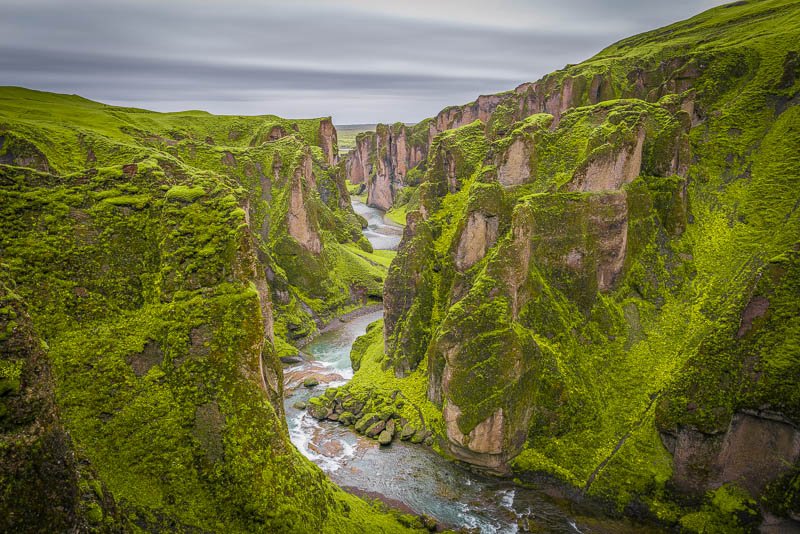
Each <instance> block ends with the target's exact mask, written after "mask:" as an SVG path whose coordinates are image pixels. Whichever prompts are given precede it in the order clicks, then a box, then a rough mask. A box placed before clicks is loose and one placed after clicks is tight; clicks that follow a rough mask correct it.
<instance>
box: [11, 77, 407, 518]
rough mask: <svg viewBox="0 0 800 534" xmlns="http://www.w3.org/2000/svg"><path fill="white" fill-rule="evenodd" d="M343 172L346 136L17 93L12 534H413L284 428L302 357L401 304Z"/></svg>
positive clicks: (324, 128)
mask: <svg viewBox="0 0 800 534" xmlns="http://www.w3.org/2000/svg"><path fill="white" fill-rule="evenodd" d="M335 159H336V154H335V131H334V130H333V129H332V127H331V125H330V121H329V120H328V119H322V120H305V121H287V120H284V119H280V118H278V117H272V116H262V117H218V116H213V115H209V114H206V113H203V112H186V113H173V114H160V113H152V112H148V111H144V110H138V109H126V108H118V107H113V106H106V105H103V104H99V103H95V102H91V101H88V100H84V99H81V98H79V97H74V96H65V95H53V94H48V93H39V92H34V91H28V90H24V89H17V88H2V89H0V265H2V284H3V286H2V288H3V289H2V297H0V298H2V299H3V300H2V303H0V325H2V328H3V330H2V333H0V343H2V344H3V345H2V359H1V360H0V365H2V368H0V371H2V376H0V384H2V390H1V391H0V403H2V404H0V409H1V410H2V411H0V417H1V418H2V425H3V426H2V434H0V443H2V451H3V452H2V459H0V480H1V481H2V489H1V490H0V491H2V492H3V499H2V503H3V504H2V513H0V516H3V519H2V521H3V524H2V527H0V528H2V529H3V530H10V531H37V530H40V529H45V528H49V529H56V530H64V531H66V530H71V529H73V528H75V529H78V530H93V529H96V530H138V529H144V530H158V531H164V530H166V531H198V532H199V531H203V532H207V531H218V532H254V531H261V532H309V531H322V532H357V531H365V530H379V531H386V532H389V531H399V530H403V527H402V526H401V525H400V523H398V522H397V521H396V519H395V518H394V517H392V516H390V515H386V514H383V513H378V512H376V511H375V510H373V509H372V508H371V507H370V506H368V505H367V504H366V503H364V502H363V501H361V500H359V499H357V498H355V497H352V496H350V495H348V494H346V493H344V492H342V491H341V490H339V489H338V488H337V487H335V486H334V485H333V484H331V483H330V482H329V481H328V480H327V478H326V477H325V476H324V474H323V473H322V471H321V470H319V469H318V468H317V467H316V466H314V465H313V464H311V463H310V462H309V461H307V460H306V459H305V458H303V457H302V456H301V455H300V454H299V453H298V452H297V450H296V449H295V448H294V447H293V446H292V444H291V443H290V441H289V438H288V434H287V431H286V423H285V420H284V418H283V407H282V406H283V405H282V382H283V378H282V370H281V366H280V362H279V359H278V357H279V355H280V351H289V350H292V349H291V347H290V345H289V344H288V342H287V341H288V340H289V339H290V338H293V337H299V336H301V335H303V334H305V333H308V332H309V331H310V330H312V329H313V328H315V325H314V317H315V316H318V317H325V316H326V315H330V314H333V313H335V312H337V311H339V310H341V309H344V308H348V307H352V306H355V305H359V304H361V303H363V302H365V301H366V300H368V299H370V298H372V297H378V298H379V297H380V291H381V281H382V276H383V273H384V271H383V270H382V269H381V268H379V267H377V266H375V265H373V264H371V263H370V262H368V261H366V260H364V259H363V258H362V257H361V256H360V255H359V252H362V251H363V249H369V244H368V243H367V242H366V241H365V240H364V239H363V237H362V236H361V232H360V223H359V220H358V218H357V217H356V215H355V214H354V213H353V212H352V209H351V208H350V205H349V197H348V194H347V190H346V188H345V187H344V184H343V182H342V181H341V179H338V178H337V177H336V176H335V175H334V174H333V173H332V172H330V170H329V167H330V165H331V164H333V163H335ZM26 314H27V315H26ZM28 315H29V317H30V319H28V318H27V317H28ZM51 375H52V378H51ZM40 490H41V491H43V492H46V493H39V491H40ZM45 496H47V497H48V499H49V501H48V502H45V501H44V500H43V499H44V498H45ZM25 501H28V502H31V503H38V504H37V505H36V506H44V508H45V509H46V510H44V511H45V512H46V513H44V514H38V513H36V510H37V509H36V508H35V506H34V505H33V504H31V505H30V506H28V505H23V504H21V503H24V502H25ZM55 503H60V504H58V505H57V504H55ZM59 525H61V526H63V528H60V527H59Z"/></svg>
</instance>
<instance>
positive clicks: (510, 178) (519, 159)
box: [497, 139, 531, 186]
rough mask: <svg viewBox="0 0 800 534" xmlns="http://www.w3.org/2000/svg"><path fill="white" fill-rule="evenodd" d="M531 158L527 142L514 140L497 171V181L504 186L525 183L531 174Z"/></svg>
mask: <svg viewBox="0 0 800 534" xmlns="http://www.w3.org/2000/svg"><path fill="white" fill-rule="evenodd" d="M530 157H531V154H530V150H529V149H528V147H527V145H526V144H525V141H524V140H523V139H516V140H514V142H513V143H512V144H511V146H510V147H509V149H508V152H506V154H505V156H504V159H503V162H502V163H501V164H500V166H499V168H498V169H497V180H498V181H499V182H500V183H501V184H502V185H504V186H510V185H520V184H523V183H525V182H526V181H527V180H528V177H529V176H530V174H531V169H530V166H529V161H530Z"/></svg>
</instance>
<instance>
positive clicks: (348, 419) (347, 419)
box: [339, 412, 356, 425]
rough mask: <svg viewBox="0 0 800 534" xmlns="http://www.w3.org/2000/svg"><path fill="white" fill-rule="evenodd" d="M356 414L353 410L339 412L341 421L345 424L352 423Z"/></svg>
mask: <svg viewBox="0 0 800 534" xmlns="http://www.w3.org/2000/svg"><path fill="white" fill-rule="evenodd" d="M355 419H356V416H355V415H353V413H352V412H342V413H341V414H339V422H340V423H342V424H343V425H352V424H353V422H354V421H355Z"/></svg>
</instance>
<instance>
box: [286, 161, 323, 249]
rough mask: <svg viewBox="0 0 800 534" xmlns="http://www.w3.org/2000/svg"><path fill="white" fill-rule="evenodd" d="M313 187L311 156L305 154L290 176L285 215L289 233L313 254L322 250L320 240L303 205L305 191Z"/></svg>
mask: <svg viewBox="0 0 800 534" xmlns="http://www.w3.org/2000/svg"><path fill="white" fill-rule="evenodd" d="M314 189H316V184H315V181H314V175H313V171H312V162H311V156H310V155H308V154H306V155H305V157H304V158H303V161H302V164H301V165H300V166H299V167H298V168H297V170H295V172H294V175H293V177H292V185H291V189H290V193H289V210H288V212H287V215H286V216H287V221H288V226H289V235H290V236H292V237H293V238H294V239H295V240H296V241H297V242H298V243H299V244H300V246H302V247H303V248H304V249H306V250H308V251H309V252H312V253H314V254H319V253H320V252H322V240H321V239H320V236H319V232H318V231H317V228H316V227H315V225H314V224H313V223H312V221H311V219H310V217H309V213H308V210H307V209H306V207H305V197H306V195H307V194H308V193H307V192H308V191H313V190H314Z"/></svg>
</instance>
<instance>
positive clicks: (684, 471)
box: [663, 412, 800, 495]
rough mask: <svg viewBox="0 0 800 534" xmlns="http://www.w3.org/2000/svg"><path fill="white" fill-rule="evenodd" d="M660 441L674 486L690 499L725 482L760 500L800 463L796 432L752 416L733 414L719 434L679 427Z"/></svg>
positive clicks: (786, 425)
mask: <svg viewBox="0 0 800 534" xmlns="http://www.w3.org/2000/svg"><path fill="white" fill-rule="evenodd" d="M663 439H664V444H665V446H666V447H667V449H669V451H670V453H671V454H672V455H673V457H674V459H675V474H674V476H673V481H674V483H675V485H676V486H677V487H678V488H680V489H681V490H683V491H685V492H687V493H692V494H695V495H702V494H703V493H704V492H706V491H708V490H711V489H715V488H718V487H720V486H721V485H723V484H730V483H734V484H736V485H738V486H740V487H742V488H744V489H746V490H747V491H748V492H750V494H751V495H760V494H762V493H763V492H764V490H765V489H766V488H767V486H768V485H769V484H770V483H772V482H774V481H775V480H777V479H778V478H779V477H780V476H782V475H783V474H784V473H786V470H787V466H789V465H794V464H796V463H797V462H798V460H799V459H800V430H798V429H797V427H796V426H794V425H793V424H792V423H791V422H790V421H787V420H786V419H785V418H783V417H781V416H776V415H771V416H770V414H759V413H757V412H753V413H737V414H735V415H734V416H733V418H732V419H731V423H730V427H729V428H728V430H727V431H726V432H725V433H723V434H706V433H703V432H699V431H697V430H692V429H689V428H684V429H681V430H680V431H678V433H677V435H671V434H663Z"/></svg>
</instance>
